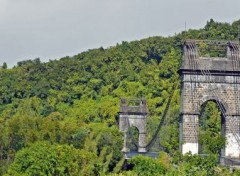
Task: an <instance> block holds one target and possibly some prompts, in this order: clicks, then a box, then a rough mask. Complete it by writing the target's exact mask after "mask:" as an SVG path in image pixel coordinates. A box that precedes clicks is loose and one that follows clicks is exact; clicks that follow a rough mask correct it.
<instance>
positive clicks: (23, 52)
mask: <svg viewBox="0 0 240 176" xmlns="http://www.w3.org/2000/svg"><path fill="white" fill-rule="evenodd" d="M210 18H213V19H214V20H215V21H219V22H229V23H232V22H233V21H235V20H238V19H240V0H0V65H2V63H3V62H7V64H8V65H9V66H13V65H16V63H17V62H18V61H21V60H26V59H34V58H37V57H39V58H41V60H42V61H48V60H49V59H52V60H53V59H58V58H61V57H64V56H67V55H68V56H72V55H75V54H77V53H80V52H81V51H84V50H87V49H91V48H98V47H100V46H103V47H108V46H111V45H115V44H116V43H121V42H122V41H131V40H139V39H142V38H146V37H149V36H159V35H161V36H169V35H174V33H175V32H177V33H178V32H180V31H182V30H184V28H185V22H186V24H187V28H202V27H204V25H205V24H206V22H207V20H209V19H210Z"/></svg>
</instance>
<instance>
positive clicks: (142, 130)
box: [119, 98, 147, 152]
mask: <svg viewBox="0 0 240 176" xmlns="http://www.w3.org/2000/svg"><path fill="white" fill-rule="evenodd" d="M146 125H147V107H146V100H144V99H135V100H126V99H125V98H122V99H121V105H120V112H119V129H120V131H121V132H124V147H123V150H122V151H123V152H129V148H128V146H127V139H128V137H130V138H131V136H127V135H128V131H129V129H130V127H136V128H137V129H138V132H139V133H138V144H136V145H137V147H138V152H146Z"/></svg>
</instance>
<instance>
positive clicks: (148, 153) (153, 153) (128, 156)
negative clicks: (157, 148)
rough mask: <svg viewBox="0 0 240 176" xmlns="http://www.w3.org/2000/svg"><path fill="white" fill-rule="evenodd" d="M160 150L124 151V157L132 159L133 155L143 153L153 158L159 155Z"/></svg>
mask: <svg viewBox="0 0 240 176" xmlns="http://www.w3.org/2000/svg"><path fill="white" fill-rule="evenodd" d="M158 154H159V153H158V152H143V153H142V152H134V151H133V152H124V157H125V159H127V160H128V159H131V158H132V157H134V156H137V155H143V156H149V157H152V158H157V157H158Z"/></svg>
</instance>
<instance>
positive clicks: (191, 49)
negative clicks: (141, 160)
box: [119, 40, 240, 165]
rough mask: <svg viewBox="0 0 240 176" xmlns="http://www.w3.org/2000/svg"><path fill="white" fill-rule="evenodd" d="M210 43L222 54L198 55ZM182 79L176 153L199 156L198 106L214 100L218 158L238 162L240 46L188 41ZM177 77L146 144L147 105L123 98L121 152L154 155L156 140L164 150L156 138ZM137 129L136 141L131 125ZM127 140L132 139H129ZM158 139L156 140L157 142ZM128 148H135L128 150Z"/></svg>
mask: <svg viewBox="0 0 240 176" xmlns="http://www.w3.org/2000/svg"><path fill="white" fill-rule="evenodd" d="M203 46H209V48H210V49H209V48H208V49H209V50H211V51H213V50H217V52H219V53H221V54H222V55H221V57H219V56H218V57H210V56H209V55H205V56H202V55H201V52H200V50H199V48H200V49H201V48H202V47H203ZM179 75H180V80H181V105H180V106H181V108H180V121H179V126H180V136H179V139H180V142H179V143H180V151H181V153H182V154H186V153H188V152H191V153H192V154H199V142H198V141H199V118H200V116H201V109H202V107H203V106H204V105H205V104H206V102H208V101H214V102H216V104H217V106H218V107H219V109H220V111H221V115H222V120H221V121H222V124H221V126H222V129H221V134H222V135H223V136H224V137H225V139H226V144H225V146H224V148H223V149H222V150H221V157H220V159H221V161H222V162H223V164H224V162H225V164H227V163H231V162H232V163H238V165H239V164H240V162H239V160H240V107H239V103H240V102H239V98H240V97H239V93H240V86H239V85H240V48H239V44H238V43H237V42H234V41H209V40H186V41H185V43H184V45H183V59H182V65H181V68H180V69H179ZM178 82H179V81H178V80H176V84H174V86H173V88H172V93H171V94H170V96H169V98H168V100H167V105H166V108H165V110H164V112H163V115H162V117H161V118H160V121H159V124H158V126H157V128H156V132H155V133H154V134H153V135H152V138H151V139H150V140H149V141H148V142H147V130H146V129H147V127H146V126H147V115H148V113H147V105H146V100H144V99H135V100H126V99H124V98H122V99H121V105H120V112H119V129H120V131H122V132H123V133H124V147H123V152H124V153H125V157H126V158H131V157H132V156H134V155H136V154H139V153H141V154H144V155H148V156H151V157H156V156H157V152H151V148H153V147H154V145H155V144H154V143H157V145H158V148H159V150H164V147H163V146H162V145H161V142H159V141H160V140H159V139H158V138H159V132H160V131H161V128H162V126H163V125H164V121H165V119H166V117H167V113H168V111H169V107H170V103H171V100H172V97H173V94H174V92H175V90H176V89H177V88H178V87H179V85H178V84H177V83H178ZM133 126H134V127H136V128H137V129H138V132H139V135H138V139H135V138H134V134H132V133H131V132H129V131H130V130H129V129H130V128H131V127H133ZM129 141H130V142H129ZM156 141H157V142H156ZM130 146H135V149H136V150H135V151H132V150H131V149H130V148H131V147H130Z"/></svg>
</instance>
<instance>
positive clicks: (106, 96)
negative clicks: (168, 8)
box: [0, 20, 240, 175]
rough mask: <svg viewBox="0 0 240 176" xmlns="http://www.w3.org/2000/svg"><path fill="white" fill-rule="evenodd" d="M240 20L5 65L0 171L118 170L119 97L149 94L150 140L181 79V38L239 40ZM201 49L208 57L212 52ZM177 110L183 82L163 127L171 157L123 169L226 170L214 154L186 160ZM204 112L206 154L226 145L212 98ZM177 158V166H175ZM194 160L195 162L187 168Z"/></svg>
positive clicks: (0, 89)
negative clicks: (180, 149)
mask: <svg viewBox="0 0 240 176" xmlns="http://www.w3.org/2000/svg"><path fill="white" fill-rule="evenodd" d="M238 25H240V21H236V22H234V23H232V24H228V23H217V22H214V21H213V20H210V21H209V22H207V24H206V26H205V27H204V28H203V29H199V30H192V29H191V30H188V31H186V32H182V33H180V34H177V35H175V36H172V37H151V38H147V39H143V40H140V41H133V42H122V43H121V44H117V45H116V46H114V47H110V48H107V49H104V48H102V47H101V48H99V49H92V50H89V51H86V52H82V53H80V54H78V55H75V56H73V57H64V58H62V59H60V60H54V61H49V62H47V63H41V61H40V59H35V60H27V61H22V62H19V63H18V64H17V66H15V67H14V68H11V69H8V68H7V64H6V63H4V65H3V67H2V69H0V175H3V174H4V173H6V175H24V174H25V175H34V174H35V175H84V174H85V175H105V174H110V173H112V174H113V173H121V172H122V171H121V167H122V165H123V162H124V160H123V156H122V154H121V147H122V143H123V141H122V134H120V132H119V131H118V128H117V117H118V110H119V102H120V98H121V97H145V98H146V99H147V106H148V110H149V117H148V121H149V124H151V126H150V127H149V128H148V131H149V136H148V140H149V139H150V138H151V136H152V134H153V133H154V131H155V129H156V126H157V124H158V122H159V120H160V118H161V117H162V114H163V111H164V109H165V107H166V103H167V100H168V97H169V95H170V93H171V92H172V91H173V87H174V85H178V84H179V77H178V73H177V71H178V69H179V67H180V64H181V57H182V44H183V41H184V39H186V38H188V39H189V38H194V39H220V40H236V39H237V36H238ZM201 47H202V49H203V50H202V51H203V52H202V54H203V55H205V54H206V53H208V52H209V49H208V48H206V47H205V46H201ZM221 54H222V53H216V52H212V53H210V55H211V56H216V55H220V56H221ZM179 109H180V90H179V86H178V87H177V90H176V91H175V93H174V95H173V99H172V102H171V106H170V109H169V112H168V114H167V119H166V121H165V122H164V124H165V126H164V127H163V128H162V130H161V133H162V134H164V135H161V134H160V137H161V144H162V145H163V146H164V147H165V148H166V152H168V153H169V154H170V155H171V156H172V157H173V158H172V160H170V159H169V160H167V159H166V158H167V157H161V156H160V157H159V160H153V159H150V158H145V157H137V158H136V159H133V160H132V161H131V163H132V164H133V165H134V166H133V170H132V171H126V172H124V173H123V174H125V175H136V174H139V173H140V172H142V171H143V172H144V173H146V174H145V175H151V174H150V173H151V172H153V173H156V174H166V175H167V174H169V175H184V174H186V175H190V174H191V175H193V174H196V173H197V172H199V173H200V172H201V173H202V175H204V174H205V175H209V174H212V175H214V174H217V175H220V174H225V175H227V171H225V170H224V169H223V168H220V167H218V166H217V165H216V160H214V159H211V157H210V158H209V159H202V158H199V157H196V156H194V157H191V156H187V157H186V158H181V156H180V155H179V152H178V147H179V141H178V122H179ZM204 116H206V117H207V119H208V120H207V122H206V123H207V125H206V126H207V130H206V131H205V132H203V133H202V134H201V135H202V136H203V137H202V138H201V140H202V141H201V142H202V144H205V148H204V152H208V153H213V154H216V153H218V152H219V149H220V148H221V147H222V146H223V145H224V139H222V138H221V137H220V135H219V134H220V128H219V126H218V124H217V125H215V124H214V123H213V122H214V121H215V120H216V119H218V120H219V118H220V114H219V112H218V109H217V107H216V106H215V105H214V104H211V103H210V104H209V105H207V107H206V111H205V114H204ZM212 119H213V120H212ZM209 137H211V138H214V140H209ZM163 158H165V159H163ZM179 159H180V160H181V162H180V163H179V165H178V166H176V165H173V163H178V162H179V161H180V160H179ZM163 160H164V161H166V162H164V161H163ZM205 160H207V161H205ZM38 162H40V164H39V163H38ZM166 163H167V164H166ZM192 163H194V167H193V168H192V169H189V167H190V166H191V165H192ZM203 163H205V164H203ZM195 166H196V167H195ZM214 168H215V170H214ZM216 168H217V169H216ZM189 170H190V171H189ZM181 173H184V174H181Z"/></svg>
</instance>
